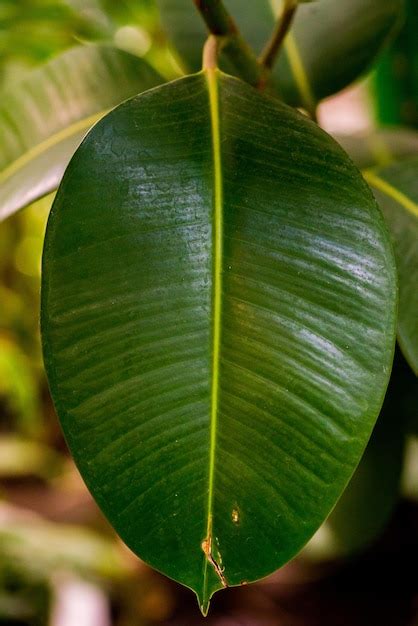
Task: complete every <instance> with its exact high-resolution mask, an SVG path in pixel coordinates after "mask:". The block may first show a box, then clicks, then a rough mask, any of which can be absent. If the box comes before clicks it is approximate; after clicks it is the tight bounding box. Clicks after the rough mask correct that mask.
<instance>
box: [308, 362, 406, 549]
mask: <svg viewBox="0 0 418 626" xmlns="http://www.w3.org/2000/svg"><path fill="white" fill-rule="evenodd" d="M417 401H418V384H417V379H416V377H415V376H414V375H413V373H412V372H411V370H410V368H409V366H408V365H407V363H406V362H405V360H404V359H403V357H402V355H401V353H400V352H399V351H397V354H396V357H395V363H394V367H393V370H392V376H391V380H390V383H389V387H388V391H387V394H386V398H385V402H384V405H383V408H382V412H381V414H380V416H379V419H378V421H377V424H376V426H375V429H374V431H373V434H372V436H371V438H370V441H369V443H368V445H367V448H366V451H365V453H364V455H363V458H362V459H361V461H360V464H359V466H358V467H357V469H356V471H355V473H354V475H353V477H352V479H351V480H350V482H349V484H348V486H347V488H346V490H345V491H344V493H343V495H342V496H341V498H340V499H339V501H338V503H337V506H336V507H335V509H334V510H333V512H332V513H331V515H330V516H329V518H328V519H327V521H326V522H325V524H324V525H323V526H322V527H321V528H320V529H319V531H318V533H317V534H316V535H315V537H314V538H313V539H312V541H311V542H310V543H309V544H308V546H307V547H306V550H305V552H304V554H306V555H307V556H308V557H314V558H319V559H321V560H324V559H326V560H331V559H332V560H334V559H337V558H339V559H341V558H342V557H352V556H353V555H355V554H357V553H359V552H362V551H364V550H365V549H367V548H370V547H371V546H372V545H373V544H374V543H375V542H376V541H377V540H378V539H380V537H381V535H382V533H383V532H384V530H385V528H386V527H387V526H388V523H389V521H390V519H391V517H392V515H393V512H394V510H395V508H396V505H397V504H398V502H399V499H400V481H401V474H402V469H403V455H404V448H405V433H406V431H407V428H408V425H409V422H410V419H411V413H412V412H414V414H415V418H416V410H415V411H414V410H413V407H414V406H415V407H416V406H417Z"/></svg>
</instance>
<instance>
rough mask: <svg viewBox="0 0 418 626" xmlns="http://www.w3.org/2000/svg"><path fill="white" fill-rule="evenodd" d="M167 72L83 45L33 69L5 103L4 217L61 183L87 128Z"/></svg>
mask: <svg viewBox="0 0 418 626" xmlns="http://www.w3.org/2000/svg"><path fill="white" fill-rule="evenodd" d="M162 82H164V81H163V79H162V78H161V77H160V76H159V75H158V74H157V73H156V72H155V71H154V70H153V69H152V68H151V67H150V66H149V65H148V64H147V63H145V61H143V60H141V59H137V58H136V57H134V56H132V55H130V54H128V53H126V52H122V51H120V50H117V49H116V48H112V47H110V46H104V45H97V46H96V45H90V46H80V47H77V48H73V49H72V50H70V51H68V52H65V53H63V54H61V55H60V56H58V57H56V58H55V59H53V60H52V61H50V62H49V63H47V64H45V65H43V66H41V67H40V68H39V69H36V70H34V71H33V72H32V73H31V74H29V75H28V76H27V77H26V78H25V79H24V80H23V81H22V82H19V83H18V84H16V85H15V86H14V87H13V88H12V89H10V90H9V91H7V92H6V93H5V94H3V97H2V100H1V103H0V130H1V136H2V141H1V146H0V219H4V218H5V217H7V216H8V215H10V214H11V213H14V212H15V211H17V210H19V209H21V208H23V207H24V206H26V205H28V204H30V203H31V202H33V201H34V200H36V199H38V198H40V197H42V196H44V195H46V194H48V193H50V192H51V191H52V190H54V189H56V187H57V186H58V184H59V181H60V180H61V177H62V174H63V173H64V170H65V168H66V166H67V164H68V161H69V159H70V157H71V155H72V154H73V153H74V150H75V149H76V148H77V146H78V145H79V143H80V141H81V139H82V138H83V137H84V135H85V134H86V132H87V130H88V129H89V128H90V127H91V126H92V124H93V123H95V122H96V121H97V120H99V119H100V118H101V117H103V115H104V114H105V113H107V112H108V111H109V110H110V109H111V108H113V107H114V106H115V105H117V104H119V103H120V102H122V101H123V100H126V98H128V97H130V96H133V95H135V94H137V93H138V92H141V91H144V90H145V89H149V88H150V87H154V86H155V85H159V84H161V83H162Z"/></svg>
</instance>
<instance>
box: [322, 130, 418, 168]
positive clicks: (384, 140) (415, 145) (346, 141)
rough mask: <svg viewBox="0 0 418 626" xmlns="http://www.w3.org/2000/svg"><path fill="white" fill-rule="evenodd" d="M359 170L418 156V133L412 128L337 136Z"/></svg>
mask: <svg viewBox="0 0 418 626" xmlns="http://www.w3.org/2000/svg"><path fill="white" fill-rule="evenodd" d="M335 139H336V140H337V141H338V143H339V144H340V146H342V147H343V148H344V150H345V151H346V152H347V153H348V154H349V155H350V157H351V158H352V159H353V161H354V163H355V164H356V165H357V167H358V168H359V169H365V168H370V167H374V166H375V165H379V166H385V165H389V164H390V163H392V162H393V161H397V160H400V159H405V158H407V157H412V156H414V155H418V132H416V131H414V130H412V129H411V128H402V127H400V128H395V127H394V128H379V129H377V130H374V131H371V132H369V133H361V134H360V133H359V134H356V135H338V136H335Z"/></svg>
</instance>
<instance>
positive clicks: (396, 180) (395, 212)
mask: <svg viewBox="0 0 418 626" xmlns="http://www.w3.org/2000/svg"><path fill="white" fill-rule="evenodd" d="M365 178H366V180H367V182H368V183H369V184H370V185H371V187H372V189H373V191H374V193H375V195H376V198H377V200H378V202H379V205H380V206H381V208H382V210H383V214H384V216H385V219H386V221H387V223H388V225H389V229H390V232H391V234H392V238H393V242H394V246H395V256H396V261H397V267H398V274H399V321H398V337H399V343H400V346H401V349H402V351H403V353H404V356H405V358H406V359H407V361H408V363H409V364H410V366H411V367H412V369H413V370H414V372H415V374H417V375H418V289H417V285H418V157H412V158H410V159H406V160H403V161H399V162H398V163H393V164H392V165H389V166H388V167H384V168H377V169H372V170H367V171H366V172H365Z"/></svg>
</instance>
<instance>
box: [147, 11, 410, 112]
mask: <svg viewBox="0 0 418 626" xmlns="http://www.w3.org/2000/svg"><path fill="white" fill-rule="evenodd" d="M192 4H193V3H192V2H191V0H158V5H159V7H160V9H161V14H162V18H163V23H164V26H165V28H166V30H167V32H168V34H169V36H170V37H171V39H172V41H173V43H174V45H175V47H176V49H177V51H178V52H179V54H180V57H181V59H182V60H183V62H184V63H185V66H186V68H187V70H189V71H190V70H198V69H200V67H201V51H202V47H203V43H204V41H205V38H206V36H207V31H206V29H205V25H204V23H203V21H202V18H201V17H200V16H199V14H198V12H197V11H196V10H195V9H194V8H193V6H192ZM225 6H226V7H227V8H228V9H229V10H230V11H231V14H232V15H233V16H234V18H235V19H236V21H237V24H238V26H239V27H240V29H241V32H242V34H243V35H244V37H245V38H246V39H247V41H248V42H249V43H250V44H251V45H252V46H253V48H254V49H255V50H256V51H257V52H261V50H262V49H263V47H264V45H265V43H266V41H267V39H268V38H269V36H270V34H271V32H272V30H273V27H274V23H275V20H276V19H277V15H278V14H279V11H280V8H281V2H280V0H257V2H248V1H246V0H225ZM402 8H403V0H385V1H384V2H382V0H320V1H319V2H312V3H308V4H303V5H301V6H300V7H299V8H298V11H297V15H296V19H295V23H294V26H293V28H292V29H291V32H290V35H289V36H288V37H287V39H286V41H285V45H284V50H283V52H282V53H281V55H280V56H279V58H278V60H277V63H276V65H275V70H274V75H275V78H276V79H277V83H278V86H279V89H280V93H281V96H282V97H283V98H284V99H285V100H286V101H287V102H288V103H289V104H293V105H295V106H305V107H306V108H308V109H312V108H313V106H314V103H315V101H317V100H320V99H322V98H324V97H326V96H329V95H330V94H332V93H335V92H337V91H339V90H340V89H342V88H343V87H345V86H347V85H348V84H349V83H351V82H352V81H353V80H355V79H356V78H358V76H359V75H360V74H362V73H363V72H364V71H365V70H366V69H368V68H369V66H370V64H371V63H372V62H373V61H374V59H375V57H376V55H377V54H378V53H379V51H380V49H381V47H382V46H383V45H384V43H385V41H386V40H387V38H388V36H389V35H390V34H391V32H392V31H393V30H394V28H395V29H396V27H397V24H398V23H399V18H400V17H401V15H402ZM224 68H225V69H227V70H229V71H230V70H231V68H230V67H229V66H228V62H227V60H224Z"/></svg>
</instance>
